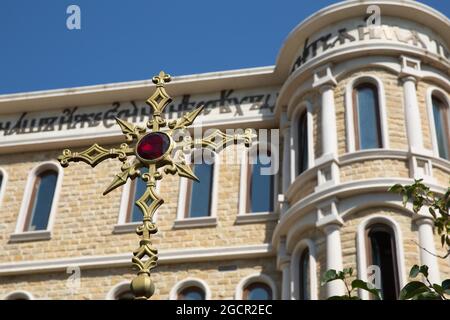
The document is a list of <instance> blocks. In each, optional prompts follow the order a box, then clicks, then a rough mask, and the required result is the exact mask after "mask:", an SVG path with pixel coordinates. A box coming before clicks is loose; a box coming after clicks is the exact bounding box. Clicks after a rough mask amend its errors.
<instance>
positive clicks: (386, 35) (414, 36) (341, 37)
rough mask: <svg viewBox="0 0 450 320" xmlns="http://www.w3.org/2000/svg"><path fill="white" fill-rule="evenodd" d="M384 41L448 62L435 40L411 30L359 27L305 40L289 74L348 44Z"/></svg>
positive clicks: (449, 53) (448, 56) (446, 52)
mask: <svg viewBox="0 0 450 320" xmlns="http://www.w3.org/2000/svg"><path fill="white" fill-rule="evenodd" d="M370 40H386V41H394V42H398V43H401V44H408V45H412V46H414V47H418V48H421V49H425V50H428V51H429V52H432V53H434V54H436V55H438V56H441V57H443V58H445V59H447V60H450V51H449V50H448V49H447V48H446V47H445V46H444V45H443V44H442V43H441V42H440V41H439V40H437V39H436V38H434V37H433V36H431V35H426V34H424V33H421V32H419V31H416V30H413V29H404V28H400V27H398V26H390V25H382V26H378V27H377V26H372V27H367V26H366V25H359V26H357V27H356V28H339V29H337V30H336V31H334V32H330V33H326V34H324V35H321V36H319V37H318V38H316V39H315V40H314V41H311V40H310V38H307V39H306V40H305V43H304V45H303V50H302V51H301V53H300V55H299V56H298V57H297V59H296V60H295V63H294V65H293V67H292V69H291V73H292V72H294V71H295V70H296V69H298V68H299V67H301V66H302V65H303V64H304V63H306V62H307V61H309V60H310V59H312V58H315V57H316V56H318V55H320V54H322V53H325V52H327V51H328V50H330V49H333V48H336V47H338V46H342V45H345V44H349V43H357V42H360V41H370Z"/></svg>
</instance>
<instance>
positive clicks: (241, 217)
mask: <svg viewBox="0 0 450 320" xmlns="http://www.w3.org/2000/svg"><path fill="white" fill-rule="evenodd" d="M274 220H278V214H276V213H274V212H255V213H252V212H249V213H244V214H238V215H237V216H236V224H245V223H259V222H267V221H274Z"/></svg>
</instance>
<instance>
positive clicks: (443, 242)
mask: <svg viewBox="0 0 450 320" xmlns="http://www.w3.org/2000/svg"><path fill="white" fill-rule="evenodd" d="M438 229H439V233H441V232H442V228H438ZM444 244H445V234H443V235H442V236H441V245H442V246H444Z"/></svg>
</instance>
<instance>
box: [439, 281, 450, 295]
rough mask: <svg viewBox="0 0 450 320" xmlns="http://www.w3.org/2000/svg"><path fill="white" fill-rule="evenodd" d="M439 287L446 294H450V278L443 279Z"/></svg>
mask: <svg viewBox="0 0 450 320" xmlns="http://www.w3.org/2000/svg"><path fill="white" fill-rule="evenodd" d="M441 287H442V290H444V292H445V293H446V294H450V279H447V280H444V281H443V282H442V285H441Z"/></svg>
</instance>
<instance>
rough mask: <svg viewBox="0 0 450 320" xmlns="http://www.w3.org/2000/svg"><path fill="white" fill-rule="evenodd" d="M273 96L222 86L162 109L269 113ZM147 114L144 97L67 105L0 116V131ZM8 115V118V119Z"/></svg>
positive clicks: (94, 124)
mask: <svg viewBox="0 0 450 320" xmlns="http://www.w3.org/2000/svg"><path fill="white" fill-rule="evenodd" d="M276 98H277V91H276V90H266V91H261V90H260V91H259V92H258V91H256V92H255V91H251V92H239V91H235V90H222V91H220V92H219V93H218V94H213V95H206V96H196V97H192V96H191V95H184V96H182V97H177V98H175V99H174V101H173V103H172V104H170V105H169V106H168V107H167V108H166V109H165V111H164V112H165V117H166V118H167V119H175V118H179V117H180V116H181V115H182V114H184V113H186V112H188V111H191V110H193V109H195V108H196V107H197V106H199V105H204V106H205V108H204V110H203V113H202V115H201V116H200V117H202V116H203V117H205V116H207V117H205V118H204V120H203V122H204V123H207V122H208V120H209V118H211V119H215V120H220V118H222V119H230V118H232V119H235V120H237V121H239V118H243V117H245V116H251V115H258V114H261V115H272V114H273V110H274V107H275V101H276ZM149 116H150V108H149V107H148V106H147V105H146V104H145V102H144V101H140V102H136V101H129V102H114V103H112V104H111V105H109V106H96V107H77V106H74V107H71V108H65V109H63V110H61V111H49V112H40V113H28V112H24V113H22V114H20V115H16V116H13V117H8V118H10V119H5V117H4V118H3V119H2V118H1V116H0V135H2V136H17V135H26V134H36V133H47V132H55V131H56V132H58V131H70V130H76V129H89V128H104V129H109V128H111V127H113V126H115V124H116V122H115V120H114V118H115V117H118V118H121V119H124V120H127V121H130V122H132V123H136V122H144V121H145V120H146V119H147V118H148V117H149ZM11 118H12V119H11Z"/></svg>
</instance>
